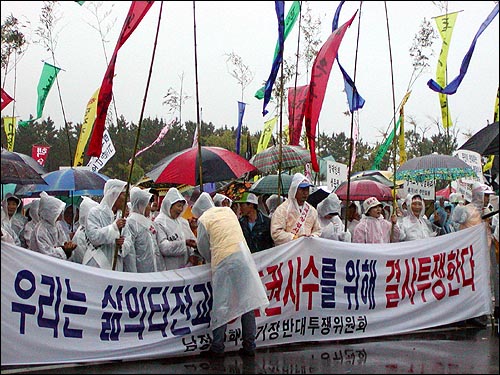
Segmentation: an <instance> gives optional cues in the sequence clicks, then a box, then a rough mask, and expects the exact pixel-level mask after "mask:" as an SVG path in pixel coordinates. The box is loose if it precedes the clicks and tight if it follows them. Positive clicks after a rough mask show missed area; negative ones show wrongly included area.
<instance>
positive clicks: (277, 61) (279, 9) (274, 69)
mask: <svg viewBox="0 0 500 375" xmlns="http://www.w3.org/2000/svg"><path fill="white" fill-rule="evenodd" d="M274 6H275V8H276V16H277V18H278V45H279V49H278V53H277V54H275V57H274V60H273V65H272V66H271V73H270V74H269V78H268V79H267V82H266V85H265V90H264V104H263V106H262V116H265V115H267V113H268V112H269V111H268V110H266V107H267V104H268V103H269V101H270V100H271V92H272V91H273V86H274V81H275V80H276V76H277V75H278V70H279V68H280V65H281V62H282V61H283V48H284V46H285V38H284V32H285V20H284V17H285V2H284V1H278V0H276V1H275V2H274Z"/></svg>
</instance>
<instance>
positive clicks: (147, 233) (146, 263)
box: [123, 186, 165, 273]
mask: <svg viewBox="0 0 500 375" xmlns="http://www.w3.org/2000/svg"><path fill="white" fill-rule="evenodd" d="M152 196H153V194H151V193H149V192H148V191H146V190H142V189H141V188H139V187H136V186H134V187H133V188H132V189H130V215H129V216H128V218H127V224H126V225H125V227H124V228H123V235H124V236H125V243H124V244H123V247H124V249H125V252H126V253H127V257H126V258H125V259H124V261H123V270H124V271H126V272H138V273H145V272H157V271H164V270H165V263H164V261H163V256H162V255H161V253H160V249H159V248H158V240H157V227H156V226H155V224H154V223H153V221H152V220H151V219H150V218H148V217H146V216H144V215H145V213H146V208H147V206H148V204H149V202H150V199H151V197H152Z"/></svg>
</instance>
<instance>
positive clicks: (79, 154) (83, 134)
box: [73, 89, 99, 167]
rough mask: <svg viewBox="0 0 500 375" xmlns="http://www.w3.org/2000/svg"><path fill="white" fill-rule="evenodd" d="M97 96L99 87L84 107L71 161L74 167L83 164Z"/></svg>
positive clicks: (95, 109) (95, 110)
mask: <svg viewBox="0 0 500 375" xmlns="http://www.w3.org/2000/svg"><path fill="white" fill-rule="evenodd" d="M98 97H99V89H97V90H95V92H94V94H93V95H92V97H91V98H90V99H89V101H88V103H87V108H86V109H85V115H84V116H83V124H82V127H81V129H80V136H79V137H78V143H77V145H76V152H75V159H74V161H73V166H74V167H81V166H82V165H83V153H84V151H85V146H86V145H87V142H88V140H89V138H90V134H92V127H93V126H94V121H95V117H96V113H97V98H98Z"/></svg>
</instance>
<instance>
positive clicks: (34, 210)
mask: <svg viewBox="0 0 500 375" xmlns="http://www.w3.org/2000/svg"><path fill="white" fill-rule="evenodd" d="M39 208H40V199H35V200H34V201H33V202H31V204H30V210H29V216H30V217H31V220H30V221H28V222H26V224H24V230H23V236H24V241H25V243H26V247H27V248H28V249H29V248H30V240H31V233H33V229H35V225H36V224H37V223H38V222H39V221H40V218H39V216H38V209H39Z"/></svg>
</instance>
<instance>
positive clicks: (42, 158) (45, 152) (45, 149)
mask: <svg viewBox="0 0 500 375" xmlns="http://www.w3.org/2000/svg"><path fill="white" fill-rule="evenodd" d="M49 150H50V146H44V145H33V146H31V157H32V158H33V159H35V160H36V161H37V163H38V164H40V165H41V166H42V167H45V162H46V161H47V157H48V156H49Z"/></svg>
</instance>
